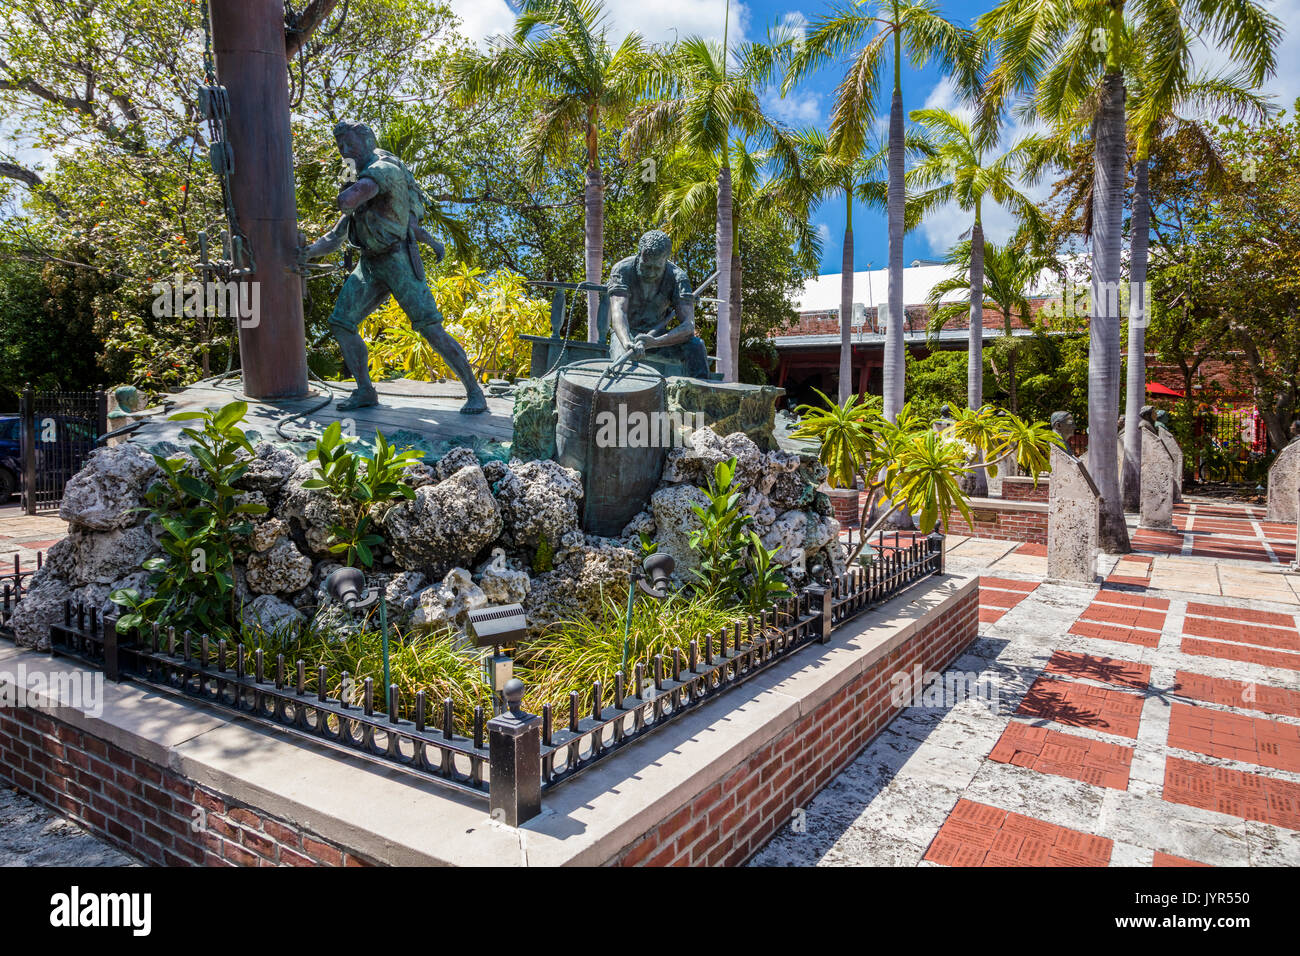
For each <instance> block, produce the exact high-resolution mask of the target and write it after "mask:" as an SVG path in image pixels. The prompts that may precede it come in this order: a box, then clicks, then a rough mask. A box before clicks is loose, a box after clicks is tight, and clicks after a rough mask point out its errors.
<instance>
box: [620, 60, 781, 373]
mask: <svg viewBox="0 0 1300 956" xmlns="http://www.w3.org/2000/svg"><path fill="white" fill-rule="evenodd" d="M729 54H731V55H734V58H735V60H736V65H735V68H734V69H729V68H728V63H727V60H728V55H729ZM776 58H777V51H776V48H775V47H772V46H768V45H765V44H761V43H748V44H743V45H742V46H740V47H739V48H737V49H736V50H734V52H733V51H730V50H727V49H725V48H724V46H723V45H722V44H717V43H712V42H710V41H708V40H705V39H703V38H701V37H698V36H693V37H687V38H686V39H684V40H682V41H681V43H679V44H678V45H677V46H676V47H675V48H674V49H673V50H671V51H670V52H669V53H668V54H667V55H666V56H665V57H664V59H663V63H662V66H661V67H660V69H659V70H658V71H657V78H658V84H659V89H658V93H659V94H660V95H659V98H658V99H657V100H655V101H654V102H652V103H649V104H647V105H645V106H642V107H641V108H639V109H638V110H636V111H635V112H634V114H633V116H632V118H631V120H630V121H629V123H628V130H627V154H628V155H629V156H630V157H632V158H633V159H634V160H635V159H639V158H642V157H646V158H649V157H647V153H648V152H649V150H650V148H651V147H655V146H658V147H660V149H661V152H666V151H670V150H685V151H686V152H687V153H689V154H694V155H695V156H697V157H713V158H716V160H715V161H716V168H717V188H716V193H715V195H716V197H717V232H716V236H717V242H716V246H717V257H716V261H717V268H718V295H717V298H718V300H719V302H718V320H717V321H718V335H717V352H718V369H719V370H720V371H721V372H722V376H723V380H724V381H728V382H734V381H736V378H737V375H738V372H739V356H738V355H735V354H733V350H732V342H733V339H738V336H737V335H734V334H733V332H732V329H731V325H732V314H733V312H734V311H735V303H734V301H733V295H732V289H731V274H732V270H731V268H729V267H728V265H729V264H730V263H731V262H732V258H733V252H734V248H735V221H734V217H735V211H736V210H735V196H734V195H733V182H732V180H733V175H732V173H733V171H732V168H731V156H730V150H731V147H732V142H733V140H734V139H736V138H740V139H741V140H743V141H744V142H745V149H746V150H749V149H756V150H764V151H766V154H767V157H766V162H767V163H769V164H771V165H772V167H773V168H774V170H776V171H777V172H778V173H779V170H780V169H782V168H784V167H789V166H793V165H795V164H796V163H797V162H798V159H797V154H796V149H795V145H794V142H793V140H792V138H791V136H790V134H789V131H787V130H786V129H784V127H782V126H781V125H780V124H779V123H777V122H776V121H775V120H773V119H772V118H771V117H769V116H768V115H767V113H766V112H765V111H764V110H763V104H762V101H761V98H760V96H759V92H758V91H759V87H760V85H761V84H762V83H763V82H764V81H765V79H766V78H767V77H768V76H770V75H771V72H772V70H773V68H774V66H775V63H776Z"/></svg>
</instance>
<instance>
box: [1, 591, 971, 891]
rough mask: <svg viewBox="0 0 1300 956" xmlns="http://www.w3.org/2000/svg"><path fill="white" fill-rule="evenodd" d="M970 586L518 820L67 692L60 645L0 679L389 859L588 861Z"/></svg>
mask: <svg viewBox="0 0 1300 956" xmlns="http://www.w3.org/2000/svg"><path fill="white" fill-rule="evenodd" d="M978 586H979V579H978V576H977V575H972V574H948V575H943V576H935V577H933V578H930V579H927V580H925V581H923V582H921V583H918V584H917V585H915V586H914V587H912V588H910V589H909V590H908V591H906V592H905V593H904V594H901V595H899V596H898V597H896V598H894V599H893V600H892V601H889V602H887V603H885V604H883V605H881V606H880V607H878V608H874V609H872V610H869V611H866V612H864V613H863V614H861V615H859V616H858V617H857V618H855V619H854V620H852V621H850V622H849V623H848V624H846V625H844V626H843V627H841V628H840V629H839V630H838V631H836V632H835V634H834V636H833V637H832V639H831V641H830V643H829V644H826V645H817V644H813V645H809V646H806V647H804V648H802V649H800V650H799V651H798V652H797V653H795V654H793V655H792V656H790V657H789V658H787V659H785V660H783V661H780V662H779V663H776V664H774V665H772V666H771V667H770V668H769V669H768V670H767V671H765V672H763V673H761V674H759V675H756V676H755V677H754V678H753V679H751V680H750V681H748V682H747V683H746V684H745V685H744V687H743V689H741V688H738V689H735V690H733V691H730V692H728V693H726V694H723V695H721V696H720V697H719V698H718V699H716V700H713V701H709V702H708V703H706V704H703V705H701V706H700V707H699V708H698V709H697V710H695V711H693V712H691V713H689V714H686V715H683V716H682V717H681V718H680V719H679V720H676V721H673V722H671V723H669V724H667V725H665V727H664V729H663V730H661V731H658V732H656V733H654V734H652V735H650V736H648V737H646V738H644V739H643V740H641V741H638V742H637V743H636V744H634V745H632V746H629V747H627V748H625V749H624V750H622V751H620V752H619V753H617V754H615V755H613V756H612V757H609V758H607V759H606V760H604V761H602V762H601V764H600V765H598V766H595V767H592V768H591V769H589V770H587V771H585V772H584V773H582V774H581V775H580V776H578V777H575V778H574V779H573V780H572V781H570V782H567V783H565V784H564V785H562V786H560V787H558V788H557V789H556V790H553V791H546V792H544V793H543V810H542V813H541V815H540V816H538V817H535V818H534V819H532V820H530V821H529V822H528V823H527V824H525V825H524V826H523V827H520V828H518V829H515V828H511V827H508V826H505V825H503V824H499V823H497V822H495V821H493V820H491V819H490V818H489V816H488V809H487V801H486V800H483V799H476V798H474V797H472V796H469V795H461V794H458V793H456V792H454V791H451V790H449V789H447V788H444V787H441V786H439V785H438V784H437V783H435V782H433V781H428V780H423V779H421V778H419V777H417V776H414V775H412V774H410V773H407V772H405V771H402V770H399V769H396V768H393V769H389V768H386V767H383V766H380V765H377V764H375V763H373V762H371V761H368V760H365V759H363V758H360V757H353V756H349V755H346V754H343V753H340V752H339V751H336V750H333V749H331V748H328V747H325V746H322V745H315V744H311V743H307V742H304V741H301V740H298V739H296V738H292V737H288V736H283V735H280V734H277V733H276V732H275V731H273V730H270V729H266V728H263V727H261V726H258V725H255V724H253V723H251V722H249V721H247V720H245V719H243V718H240V717H237V716H234V715H230V714H227V713H226V712H224V711H221V710H218V709H217V708H214V707H210V706H208V705H205V704H203V703H201V702H199V701H190V700H186V699H182V698H179V697H172V696H170V695H166V694H162V693H159V692H157V691H154V690H151V689H149V688H145V687H141V686H139V685H136V684H132V683H130V682H126V683H121V684H113V683H107V682H106V683H105V684H104V694H103V699H102V707H99V708H95V709H94V710H91V709H88V708H87V707H86V706H71V705H70V701H69V700H67V699H64V696H65V695H64V693H63V692H64V691H66V689H67V687H66V683H65V682H62V681H58V680H53V681H51V680H49V679H48V676H49V675H52V674H55V673H62V674H67V673H69V672H84V671H86V670H88V668H85V667H84V666H82V665H80V664H78V663H76V662H75V661H72V660H70V659H67V658H58V657H52V656H50V655H49V654H47V653H41V652H37V651H32V650H29V649H26V648H19V647H14V646H12V645H8V644H4V645H0V686H3V685H13V684H15V683H16V682H17V678H16V676H15V675H16V674H17V672H18V668H19V666H20V665H21V666H22V667H23V668H24V671H25V673H26V675H27V678H28V680H30V678H31V675H32V674H34V673H38V672H39V673H43V674H46V675H47V680H46V685H47V687H49V688H52V690H51V691H50V692H47V693H46V694H45V695H44V696H43V697H35V698H34V697H33V695H31V694H29V695H28V699H29V704H30V705H31V706H35V707H38V708H39V709H41V710H42V711H45V712H47V713H49V714H50V715H51V716H52V717H53V718H55V719H57V720H60V721H63V722H65V723H67V724H70V725H72V726H74V727H76V728H78V729H80V730H82V731H84V732H85V733H88V734H92V735H94V736H96V737H99V738H101V739H104V740H107V741H109V742H110V743H113V744H115V745H116V746H118V747H121V748H122V749H123V750H126V751H128V752H130V753H133V754H136V755H138V756H139V757H141V758H142V759H145V760H147V761H150V762H152V763H154V764H156V765H159V766H163V767H166V768H168V769H170V770H172V771H174V772H176V773H178V774H180V775H182V776H185V777H188V778H189V779H190V780H193V781H194V782H195V783H197V784H199V785H200V786H203V787H206V788H208V789H210V790H213V791H215V792H217V793H219V794H222V795H224V797H225V798H226V800H227V802H228V803H235V804H245V805H248V806H250V807H254V808H256V809H258V810H260V811H262V812H264V813H266V814H270V815H272V816H275V817H278V818H280V819H282V820H284V821H286V822H288V823H290V824H293V825H296V826H299V827H302V828H304V829H306V830H309V831H312V832H314V833H316V834H318V835H320V836H321V837H324V838H326V839H328V840H331V841H334V842H336V843H337V844H339V845H342V846H344V847H347V848H348V849H350V850H352V851H354V852H356V853H358V854H361V855H363V856H366V857H369V858H371V859H373V860H375V861H377V862H380V863H387V864H392V865H399V866H401V865H407V866H411V865H464V866H482V865H496V866H556V865H564V864H577V865H599V864H602V863H605V862H607V861H608V860H609V859H610V858H611V857H613V856H614V855H615V854H616V853H618V852H619V851H620V850H622V849H623V848H624V847H626V846H628V845H629V844H631V843H632V842H633V841H634V840H636V839H637V838H638V837H640V836H641V834H643V833H645V832H646V831H647V830H649V829H650V828H651V827H653V826H654V825H655V824H657V823H658V822H660V821H661V820H662V819H664V818H665V817H666V816H667V814H669V813H671V812H674V811H675V810H677V809H678V808H679V807H680V806H682V804H683V803H684V802H685V801H686V800H689V799H690V798H691V797H693V796H694V795H696V794H698V793H699V792H701V791H703V790H704V789H705V788H707V787H709V786H711V785H712V784H713V783H715V782H717V781H719V780H721V779H723V778H724V777H725V776H726V775H727V774H728V773H729V772H730V771H732V770H733V769H735V768H736V767H737V766H739V765H741V764H742V763H743V762H745V761H746V760H747V759H749V757H751V756H752V755H753V754H754V753H756V752H757V751H758V750H759V749H761V748H762V747H763V746H764V745H765V744H767V743H769V742H770V741H772V740H773V739H775V738H776V737H778V736H779V734H780V733H781V732H783V731H784V730H786V729H788V728H789V727H790V726H791V725H792V724H793V723H795V722H796V721H797V720H799V719H800V718H801V717H803V716H805V715H807V714H810V713H813V712H814V711H815V710H816V709H817V707H818V706H819V705H821V704H823V703H825V702H826V701H827V700H828V699H831V698H832V697H833V696H834V695H836V694H837V693H838V692H840V691H841V690H842V689H843V688H844V687H846V686H847V685H848V684H850V683H851V682H852V681H853V680H854V679H856V678H857V677H858V676H859V675H861V674H862V673H863V672H864V671H866V670H867V669H868V668H870V667H871V666H872V665H874V664H875V663H876V662H877V661H879V660H880V659H881V658H882V657H885V656H887V655H888V654H889V653H890V652H891V651H893V650H894V649H895V648H897V647H898V646H899V645H901V644H902V643H903V642H905V641H906V640H908V639H909V638H910V637H912V636H913V635H914V634H916V633H917V631H918V630H920V629H922V628H924V627H925V626H927V624H928V623H929V622H931V621H933V620H935V619H936V618H937V617H939V616H940V615H941V614H942V613H943V612H944V611H945V610H947V609H948V608H949V607H951V606H952V605H953V604H955V603H956V602H958V601H960V600H961V599H962V598H963V597H965V596H967V595H968V594H969V593H970V592H971V591H973V590H976V589H977V588H978Z"/></svg>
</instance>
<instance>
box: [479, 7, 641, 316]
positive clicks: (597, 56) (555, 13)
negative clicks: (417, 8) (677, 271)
mask: <svg viewBox="0 0 1300 956" xmlns="http://www.w3.org/2000/svg"><path fill="white" fill-rule="evenodd" d="M608 32H609V28H608V25H607V21H606V12H605V6H604V4H603V3H602V2H601V0H523V2H522V3H521V4H520V14H519V17H518V19H517V20H516V21H515V32H514V36H513V37H511V38H510V39H509V40H507V41H505V42H502V43H500V44H499V45H498V46H497V48H496V49H495V50H494V51H493V52H491V53H489V54H488V55H487V56H483V57H480V56H472V55H468V54H467V55H464V56H461V57H459V58H458V59H457V61H456V62H455V64H454V65H453V74H454V76H455V78H456V80H457V81H458V83H459V84H460V85H461V90H462V97H463V100H464V102H466V103H472V102H475V101H478V100H480V99H482V98H483V97H484V96H486V95H489V94H499V93H501V92H502V91H505V90H516V89H519V88H521V87H523V88H528V89H532V90H536V91H539V92H541V93H542V94H543V96H544V97H545V100H544V105H543V108H542V110H541V112H539V113H538V114H537V117H536V120H535V122H534V123H533V125H532V127H531V128H530V129H529V131H528V135H527V136H526V138H525V140H524V142H523V143H522V144H521V150H522V152H523V155H524V157H525V161H526V163H527V166H528V169H529V171H530V172H531V173H532V177H533V178H534V179H538V178H540V177H541V175H542V166H543V164H544V162H545V161H547V160H551V161H562V160H565V159H567V156H568V151H569V144H570V141H571V139H572V137H573V136H574V135H575V134H580V135H581V136H582V138H583V142H584V145H585V147H586V186H585V190H584V209H585V223H586V229H585V235H584V252H585V264H586V270H587V276H586V277H587V281H588V282H593V283H599V282H600V281H601V279H602V278H603V274H604V243H605V234H604V228H605V186H604V182H603V180H602V177H601V168H600V129H601V125H602V124H613V125H620V124H621V123H622V122H623V121H624V120H625V118H626V117H627V115H628V114H629V113H630V112H631V111H632V110H633V109H634V108H635V106H636V104H637V103H638V102H639V100H640V98H641V96H642V95H643V93H644V92H645V90H646V87H647V83H648V80H649V78H650V76H651V66H652V58H651V57H650V55H649V53H648V51H647V50H646V48H645V44H644V43H643V42H642V39H641V36H640V34H637V33H629V34H628V35H627V36H626V37H625V38H624V39H623V42H622V43H621V44H619V46H618V47H617V48H614V47H612V46H611V45H610V43H609V41H608V39H607V35H608ZM534 34H540V37H539V36H535V35H534ZM599 301H600V300H599V294H598V293H596V292H588V293H587V317H588V321H587V340H588V341H590V342H595V341H596V340H597V338H598V330H597V327H596V322H595V316H596V312H597V309H598V307H599Z"/></svg>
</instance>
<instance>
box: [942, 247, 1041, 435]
mask: <svg viewBox="0 0 1300 956" xmlns="http://www.w3.org/2000/svg"><path fill="white" fill-rule="evenodd" d="M948 261H949V262H950V263H951V264H952V265H953V266H954V267H955V269H956V271H955V272H954V273H953V275H951V276H950V277H948V278H947V279H944V280H943V281H941V282H938V283H936V284H935V285H934V287H933V288H932V289H931V290H930V295H929V297H928V299H927V301H926V304H927V305H928V306H929V309H930V324H929V327H928V329H927V335H928V336H930V337H933V336H936V335H938V333H939V332H940V331H942V330H943V328H944V326H946V325H948V324H949V323H950V322H955V321H958V320H960V319H961V318H962V317H963V316H965V317H970V316H971V315H972V314H973V312H972V308H973V307H971V306H969V305H967V304H964V303H962V302H958V301H947V302H945V301H944V299H946V298H947V297H948V296H950V295H951V294H953V293H955V292H970V291H971V290H972V286H973V284H974V282H973V280H972V276H973V275H974V274H975V270H974V266H973V265H972V257H971V240H969V239H968V240H964V241H962V242H960V243H958V244H957V245H956V246H954V247H953V249H952V251H951V252H950V253H949V254H948ZM981 264H982V266H983V283H982V286H983V287H982V293H983V301H982V303H981V309H983V307H984V306H990V305H991V306H992V307H993V308H994V309H996V310H997V311H998V312H999V313H1000V314H1001V316H1002V338H1001V339H999V340H998V341H997V344H996V346H995V351H997V352H1001V353H1002V355H1003V357H1004V359H1005V361H1006V364H1007V393H1008V396H1009V398H1008V402H1007V404H1008V407H1009V408H1010V410H1011V411H1012V412H1013V413H1015V414H1019V413H1020V398H1019V394H1018V383H1017V376H1016V356H1017V353H1018V351H1019V348H1020V343H1019V342H1018V341H1017V340H1016V339H1015V337H1014V335H1013V333H1014V329H1015V323H1016V321H1017V320H1018V321H1019V322H1020V325H1021V326H1022V327H1025V328H1028V329H1030V330H1032V331H1033V333H1034V335H1036V336H1041V335H1043V334H1045V330H1044V329H1043V328H1042V326H1041V325H1040V324H1039V323H1038V322H1037V321H1036V320H1035V315H1034V309H1033V306H1032V305H1031V304H1030V301H1029V300H1030V298H1032V297H1034V294H1035V293H1036V292H1039V293H1041V291H1042V290H1039V289H1036V288H1035V287H1036V286H1037V285H1038V283H1039V282H1040V281H1041V279H1042V277H1043V275H1044V273H1055V274H1056V275H1058V276H1062V275H1063V273H1062V267H1061V264H1060V262H1058V261H1057V260H1056V258H1055V257H1054V256H1049V255H1044V254H1042V253H1040V252H1037V251H1035V248H1034V247H1033V246H1032V245H1030V246H1028V247H1021V246H1018V245H1017V244H1016V243H1015V242H1009V243H1006V244H1004V245H997V244H996V243H992V242H988V241H985V243H984V255H983V256H982V257H981ZM968 302H969V297H968ZM981 364H983V363H982V362H981ZM994 372H995V374H997V365H996V362H995V363H994ZM969 387H970V386H969V380H968V383H967V389H968V390H969ZM981 401H982V390H981ZM967 404H968V405H969V404H971V402H970V400H968V401H967Z"/></svg>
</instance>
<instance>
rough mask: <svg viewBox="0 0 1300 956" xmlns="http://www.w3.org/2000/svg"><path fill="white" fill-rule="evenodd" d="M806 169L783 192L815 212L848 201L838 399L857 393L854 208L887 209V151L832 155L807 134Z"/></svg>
mask: <svg viewBox="0 0 1300 956" xmlns="http://www.w3.org/2000/svg"><path fill="white" fill-rule="evenodd" d="M796 142H797V143H798V146H799V154H800V155H799V158H800V165H801V167H802V169H801V170H800V175H799V176H798V177H790V178H789V180H788V181H787V182H786V183H783V187H784V188H785V189H787V190H790V189H793V190H795V191H797V193H798V198H799V199H800V200H802V201H803V202H804V203H805V204H806V205H809V206H816V205H818V204H819V203H821V202H823V201H825V200H827V199H830V198H831V197H834V196H842V197H843V199H844V243H843V247H842V249H841V254H840V381H839V386H840V387H839V399H840V401H841V402H843V401H844V400H845V399H846V398H848V396H849V393H850V392H852V391H853V366H852V362H853V333H852V319H853V205H854V203H856V202H861V203H865V204H866V205H867V206H869V207H873V208H877V209H886V208H887V206H888V202H887V200H888V195H887V192H888V184H887V183H886V181H885V179H884V175H885V160H886V156H887V150H886V148H885V147H883V146H880V145H878V144H877V145H874V146H873V147H872V148H870V149H866V148H864V149H863V150H861V151H859V152H856V153H851V152H846V151H845V150H843V149H839V150H836V149H833V148H832V146H831V138H830V137H829V136H828V135H827V134H826V133H825V132H824V131H822V130H820V129H806V130H802V131H801V132H800V133H799V134H798V136H797V139H796Z"/></svg>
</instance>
